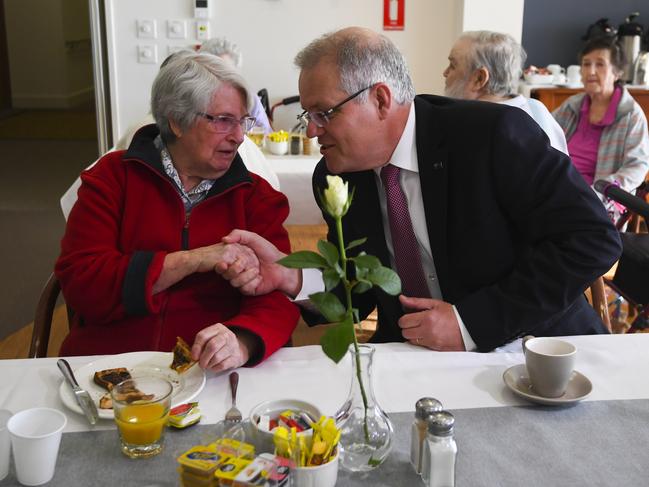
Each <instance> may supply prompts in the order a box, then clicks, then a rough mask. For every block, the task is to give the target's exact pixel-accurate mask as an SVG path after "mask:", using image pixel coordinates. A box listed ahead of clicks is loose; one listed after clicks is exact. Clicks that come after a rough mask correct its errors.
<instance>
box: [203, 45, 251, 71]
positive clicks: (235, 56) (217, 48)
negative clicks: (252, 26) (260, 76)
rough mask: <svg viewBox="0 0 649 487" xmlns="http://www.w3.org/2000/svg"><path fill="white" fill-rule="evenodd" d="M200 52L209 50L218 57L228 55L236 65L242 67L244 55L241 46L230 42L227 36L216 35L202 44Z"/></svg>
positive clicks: (208, 51)
mask: <svg viewBox="0 0 649 487" xmlns="http://www.w3.org/2000/svg"><path fill="white" fill-rule="evenodd" d="M198 52H207V53H209V54H214V55H215V56H218V57H223V56H228V57H229V58H230V59H231V60H232V63H233V64H234V66H235V67H237V68H239V69H241V66H242V65H243V55H242V54H241V50H240V49H239V46H237V45H236V44H235V43H234V42H230V41H229V40H227V39H226V38H225V37H214V38H212V39H208V40H207V41H205V42H203V44H201V47H200V49H199V50H198Z"/></svg>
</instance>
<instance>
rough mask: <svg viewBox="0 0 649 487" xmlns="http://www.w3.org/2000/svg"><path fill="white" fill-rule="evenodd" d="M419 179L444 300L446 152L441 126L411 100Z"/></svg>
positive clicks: (420, 104)
mask: <svg viewBox="0 0 649 487" xmlns="http://www.w3.org/2000/svg"><path fill="white" fill-rule="evenodd" d="M415 115H416V120H417V123H416V144H417V158H418V162H419V180H420V184H421V194H422V198H423V202H424V212H425V214H426V226H427V230H428V238H429V240H430V250H431V252H432V254H433V260H434V261H435V270H436V271H437V278H438V279H439V284H440V287H441V290H442V294H443V295H444V296H445V297H446V294H447V290H448V283H449V277H450V276H449V275H448V248H447V235H446V233H447V209H448V197H447V190H448V185H447V178H448V149H447V148H446V147H444V146H443V145H442V144H441V138H440V133H441V130H442V127H441V126H440V124H439V120H438V117H435V113H434V110H433V109H432V108H431V107H430V105H429V104H427V103H425V102H424V101H422V100H421V98H419V97H417V98H415Z"/></svg>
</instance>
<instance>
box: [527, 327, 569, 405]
mask: <svg viewBox="0 0 649 487" xmlns="http://www.w3.org/2000/svg"><path fill="white" fill-rule="evenodd" d="M523 351H524V352H525V365H526V366H527V374H528V376H529V378H530V382H531V384H532V388H533V389H534V391H535V392H536V393H537V394H539V395H540V396H543V397H561V396H562V395H563V394H565V392H566V389H567V387H568V382H569V381H570V377H571V376H572V372H573V370H574V368H575V359H576V358H577V348H576V347H575V346H574V345H573V344H572V343H568V342H566V341H563V340H559V339H558V338H552V337H525V338H523Z"/></svg>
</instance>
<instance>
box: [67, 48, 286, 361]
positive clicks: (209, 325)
mask: <svg viewBox="0 0 649 487" xmlns="http://www.w3.org/2000/svg"><path fill="white" fill-rule="evenodd" d="M251 101H252V98H251V94H250V92H249V90H248V88H247V85H246V83H245V81H244V80H243V78H242V77H241V75H240V74H239V73H238V71H237V70H235V69H234V68H233V67H232V66H230V65H229V64H228V63H227V62H225V61H223V60H221V59H219V58H217V57H216V56H213V55H209V54H200V53H198V54H197V53H186V54H183V55H180V56H176V57H174V58H173V59H171V60H169V62H168V63H166V64H165V66H163V67H162V68H161V69H160V71H159V72H158V75H157V77H156V79H155V81H154V83H153V87H152V91H151V112H152V113H153V117H154V119H155V124H152V125H148V126H146V127H143V128H142V129H140V130H139V131H138V132H137V133H136V134H135V137H134V139H133V142H132V143H131V145H130V147H129V149H128V150H127V151H113V152H110V153H108V154H106V155H105V156H104V157H102V158H101V159H100V160H99V162H98V163H97V164H96V165H94V166H93V167H92V168H91V169H89V170H86V171H84V172H83V173H82V175H81V180H82V184H81V187H80V189H79V193H78V201H77V203H76V204H75V205H74V207H73V208H72V211H71V213H70V216H69V219H68V222H67V226H66V230H65V235H64V237H63V240H62V242H61V255H60V256H59V258H58V260H57V262H56V266H55V273H56V276H57V277H58V279H59V281H60V283H61V288H62V291H63V294H64V296H65V300H66V303H67V304H68V305H69V306H70V307H71V308H72V309H73V310H74V312H75V314H74V321H73V322H72V323H71V327H70V333H69V334H68V336H67V337H66V338H65V340H64V342H63V345H62V347H61V352H60V353H61V355H63V356H65V355H95V354H114V353H122V352H131V351H140V350H160V351H170V350H172V348H173V347H174V344H175V342H176V337H177V336H180V337H182V338H183V339H185V341H187V342H188V343H193V346H192V357H193V359H194V360H198V361H199V363H200V366H201V367H203V368H206V369H211V370H215V371H218V370H224V369H228V368H233V367H239V366H242V365H254V364H257V363H259V362H260V361H261V360H263V359H265V358H266V357H268V356H269V355H270V354H272V353H273V352H275V350H277V349H278V348H279V347H281V346H283V345H285V344H286V343H287V341H288V340H289V338H290V336H291V333H292V332H293V329H294V328H295V326H296V324H297V319H298V316H299V313H298V310H297V308H296V307H295V305H293V304H292V303H291V302H290V301H289V300H288V299H287V298H286V296H284V295H283V294H282V293H279V292H275V293H270V294H267V295H265V296H258V297H250V296H244V295H242V294H241V293H239V292H238V291H237V290H236V289H235V288H233V287H232V286H231V285H230V284H229V283H228V281H226V280H225V279H223V278H222V277H221V276H220V275H219V274H218V273H217V272H216V270H217V269H218V267H219V266H229V269H234V268H237V267H239V266H240V267H241V268H245V267H248V266H250V265H253V264H254V263H255V262H256V257H255V255H254V254H253V253H252V252H250V251H249V249H247V248H245V247H243V246H240V245H236V244H235V245H232V244H224V243H221V238H222V237H223V236H225V235H227V234H228V233H229V232H230V231H231V230H232V229H234V228H246V229H248V230H250V231H254V232H257V233H259V234H261V235H264V238H267V239H268V240H269V241H271V242H273V243H274V245H277V246H278V247H279V248H281V249H283V250H284V251H285V252H288V251H289V249H290V244H289V240H288V234H287V232H286V230H285V229H284V228H283V226H282V224H283V222H284V220H285V219H286V217H287V216H288V211H289V209H288V202H287V200H286V197H285V196H284V195H282V194H281V193H279V192H277V191H275V190H274V189H272V187H271V186H270V185H269V184H268V183H267V182H266V180H264V179H263V178H261V177H259V176H257V175H256V174H254V173H250V172H248V170H247V169H246V167H245V166H244V164H243V162H242V160H241V157H240V156H239V155H238V154H237V148H238V147H239V145H240V144H241V143H242V141H243V138H244V133H245V132H246V129H248V128H250V126H252V125H253V124H254V119H253V118H252V117H250V116H249V115H248V109H249V106H250V105H251Z"/></svg>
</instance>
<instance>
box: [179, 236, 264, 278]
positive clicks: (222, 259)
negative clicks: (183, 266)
mask: <svg viewBox="0 0 649 487" xmlns="http://www.w3.org/2000/svg"><path fill="white" fill-rule="evenodd" d="M190 252H193V253H194V256H195V259H196V265H197V267H196V270H195V271H194V272H210V271H216V270H217V266H218V267H219V268H224V267H227V268H230V269H231V268H233V267H234V268H239V269H242V270H246V269H258V268H259V260H258V259H257V255H256V254H255V253H254V252H253V251H252V250H251V249H250V248H248V247H246V246H245V245H240V244H238V243H231V244H224V243H217V244H214V245H209V246H207V247H199V248H197V249H194V250H191V251H190Z"/></svg>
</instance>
